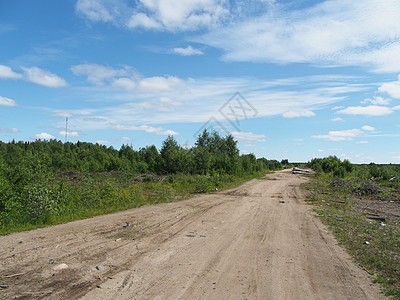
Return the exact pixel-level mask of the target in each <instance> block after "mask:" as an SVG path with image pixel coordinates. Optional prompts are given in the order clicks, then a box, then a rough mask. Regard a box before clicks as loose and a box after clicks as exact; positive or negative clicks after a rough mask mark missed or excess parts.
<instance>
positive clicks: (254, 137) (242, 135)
mask: <svg viewBox="0 0 400 300" xmlns="http://www.w3.org/2000/svg"><path fill="white" fill-rule="evenodd" d="M232 135H233V136H234V137H235V138H237V139H238V140H239V141H252V142H265V141H266V140H267V137H266V136H265V135H263V134H254V133H252V132H237V131H234V132H232Z"/></svg>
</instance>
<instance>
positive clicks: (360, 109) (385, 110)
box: [339, 105, 393, 116]
mask: <svg viewBox="0 0 400 300" xmlns="http://www.w3.org/2000/svg"><path fill="white" fill-rule="evenodd" d="M339 113H342V114H347V115H365V116H386V115H390V114H391V113H393V110H392V109H391V108H389V107H386V106H377V105H370V106H350V107H347V108H345V109H342V110H340V111H339Z"/></svg>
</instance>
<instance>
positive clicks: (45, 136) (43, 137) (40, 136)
mask: <svg viewBox="0 0 400 300" xmlns="http://www.w3.org/2000/svg"><path fill="white" fill-rule="evenodd" d="M55 138H56V137H55V136H54V135H51V134H49V133H46V132H42V133H38V134H36V135H34V136H33V139H35V140H52V139H55Z"/></svg>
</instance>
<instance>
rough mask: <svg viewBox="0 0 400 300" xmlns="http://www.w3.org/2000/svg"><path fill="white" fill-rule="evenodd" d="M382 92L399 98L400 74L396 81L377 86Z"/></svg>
mask: <svg viewBox="0 0 400 300" xmlns="http://www.w3.org/2000/svg"><path fill="white" fill-rule="evenodd" d="M379 91H380V92H382V93H388V94H389V95H390V96H391V97H393V98H396V99H400V75H399V77H398V80H397V81H392V82H386V83H384V84H382V85H381V86H380V87H379Z"/></svg>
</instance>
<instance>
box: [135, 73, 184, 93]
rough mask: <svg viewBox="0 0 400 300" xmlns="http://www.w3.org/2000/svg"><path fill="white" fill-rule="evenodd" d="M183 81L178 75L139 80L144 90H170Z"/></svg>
mask: <svg viewBox="0 0 400 300" xmlns="http://www.w3.org/2000/svg"><path fill="white" fill-rule="evenodd" d="M181 83H183V82H182V80H180V79H179V78H177V77H174V76H167V77H160V76H154V77H147V78H144V79H142V80H140V81H139V86H140V88H141V89H142V90H144V91H170V90H172V89H173V88H174V87H176V86H177V85H179V84H181Z"/></svg>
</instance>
